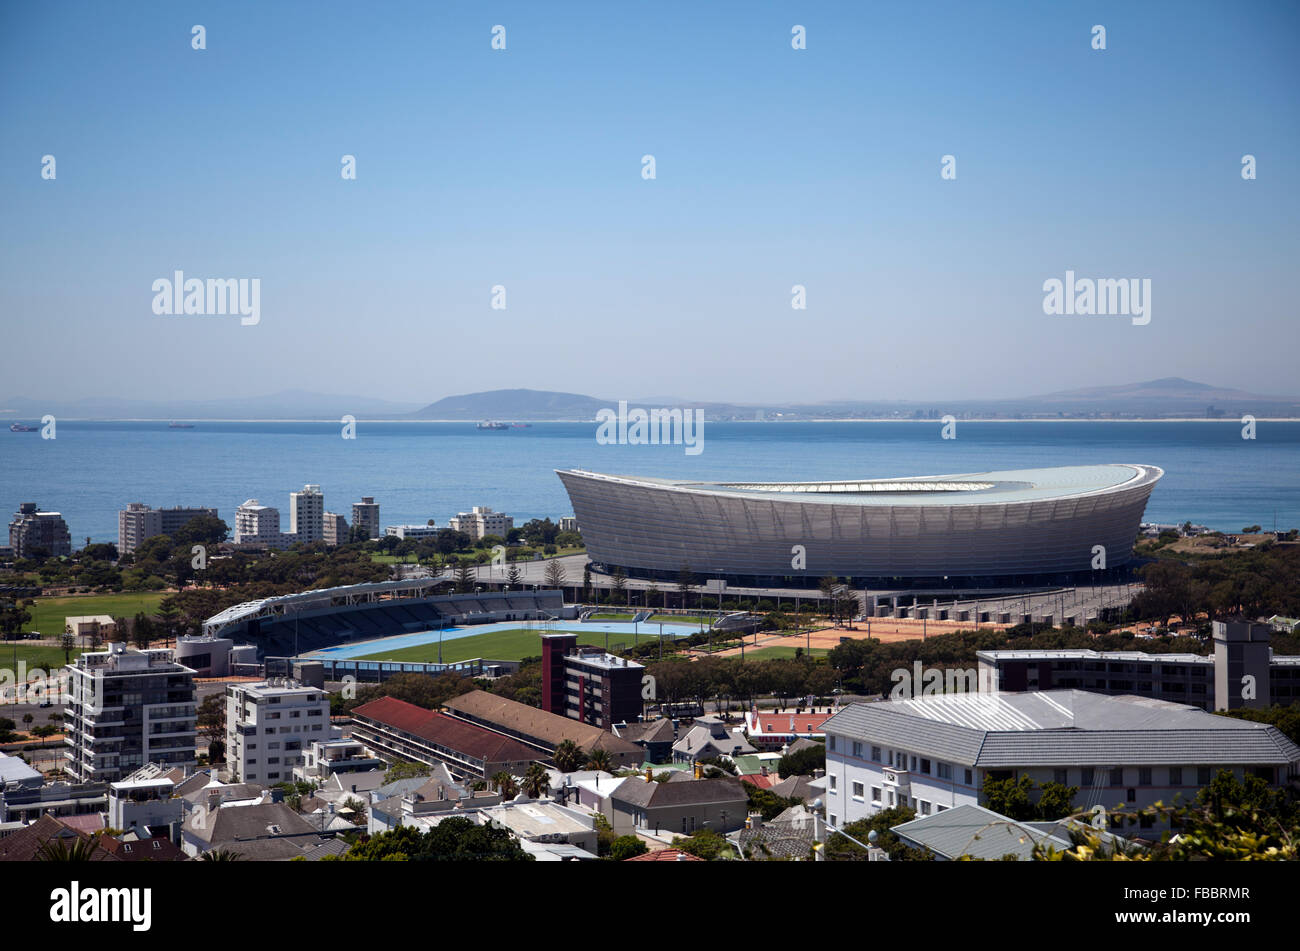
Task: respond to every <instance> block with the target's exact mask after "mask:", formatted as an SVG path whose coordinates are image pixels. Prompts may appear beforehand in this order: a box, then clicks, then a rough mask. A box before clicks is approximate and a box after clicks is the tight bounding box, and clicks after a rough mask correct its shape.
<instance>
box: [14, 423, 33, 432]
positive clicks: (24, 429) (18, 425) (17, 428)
mask: <svg viewBox="0 0 1300 951" xmlns="http://www.w3.org/2000/svg"><path fill="white" fill-rule="evenodd" d="M9 431H10V432H11V433H34V432H39V430H37V428H36V427H35V426H24V425H23V424H22V423H14V424H13V425H11V426H10V427H9Z"/></svg>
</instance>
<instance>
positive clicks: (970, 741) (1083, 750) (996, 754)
mask: <svg viewBox="0 0 1300 951" xmlns="http://www.w3.org/2000/svg"><path fill="white" fill-rule="evenodd" d="M823 730H824V732H825V734H826V804H827V806H826V809H827V819H828V820H829V822H830V824H831V825H833V826H840V825H844V824H845V823H849V822H854V821H856V820H858V819H862V818H865V817H867V816H870V815H873V814H874V813H876V812H879V811H880V810H882V809H888V808H891V807H894V806H907V807H909V808H912V809H914V810H916V812H917V814H918V815H919V816H926V815H931V814H933V813H936V812H942V811H944V810H947V809H951V808H953V807H955V806H958V805H964V804H973V805H979V804H980V797H981V792H982V790H983V787H984V785H985V783H987V782H989V781H991V780H1002V779H1011V780H1018V779H1020V778H1021V777H1023V776H1028V777H1030V778H1031V779H1033V780H1034V781H1035V782H1036V783H1037V784H1038V785H1039V786H1040V787H1041V786H1042V785H1043V784H1044V783H1048V782H1056V783H1061V784H1063V785H1066V786H1076V787H1078V789H1079V791H1078V793H1077V795H1076V796H1075V800H1074V807H1075V808H1076V809H1078V810H1081V811H1082V810H1088V809H1091V808H1092V807H1093V806H1098V805H1100V806H1102V807H1103V808H1105V809H1107V810H1112V809H1113V807H1114V806H1115V805H1116V804H1117V803H1123V804H1125V807H1126V809H1128V810H1131V811H1136V810H1138V809H1141V808H1143V807H1146V806H1150V805H1152V804H1154V803H1155V802H1157V801H1162V802H1164V803H1166V804H1172V803H1173V802H1174V801H1175V799H1176V798H1178V797H1181V799H1182V801H1184V802H1186V801H1190V800H1192V799H1194V798H1195V796H1196V793H1197V792H1198V791H1199V790H1200V789H1201V787H1203V786H1205V785H1206V784H1208V783H1209V782H1210V781H1211V779H1212V778H1213V776H1214V775H1215V774H1216V773H1217V772H1218V771H1219V770H1220V769H1228V770H1231V771H1232V772H1233V774H1234V775H1236V776H1237V777H1238V778H1239V779H1241V778H1243V777H1244V776H1246V775H1247V774H1249V775H1255V776H1259V777H1261V778H1262V779H1264V780H1265V781H1266V782H1267V783H1269V784H1270V785H1273V786H1281V785H1284V784H1285V783H1287V782H1288V781H1289V780H1290V779H1291V778H1292V777H1294V776H1296V775H1297V774H1298V773H1300V747H1298V746H1297V745H1296V744H1295V743H1293V742H1292V741H1291V740H1290V739H1288V738H1287V736H1286V735H1285V734H1284V733H1282V732H1281V731H1280V730H1278V729H1277V728H1276V727H1273V726H1269V725H1267V724H1264V723H1254V722H1250V721H1247V720H1239V719H1236V718H1232V717H1221V716H1215V715H1214V714H1212V713H1207V712H1206V711H1204V710H1199V709H1197V708H1195V707H1191V706H1187V705H1184V704H1176V703H1169V702H1167V701H1163V700H1154V699H1149V698H1145V697H1136V696H1119V697H1112V696H1106V695H1103V694H1100V693H1093V692H1090V691H1085V690H1051V691H1039V692H1035V693H1000V694H992V693H958V694H937V695H934V696H923V697H917V698H914V699H910V700H889V701H882V702H877V703H855V704H852V705H851V706H848V707H846V708H844V709H843V710H841V711H840V712H838V713H836V714H835V715H834V716H832V717H831V718H830V719H829V720H827V721H826V723H825V724H824V725H823ZM1153 824H1154V822H1153V821H1152V820H1150V819H1149V818H1147V817H1144V818H1143V819H1142V821H1141V827H1142V828H1149V827H1150V826H1151V825H1153Z"/></svg>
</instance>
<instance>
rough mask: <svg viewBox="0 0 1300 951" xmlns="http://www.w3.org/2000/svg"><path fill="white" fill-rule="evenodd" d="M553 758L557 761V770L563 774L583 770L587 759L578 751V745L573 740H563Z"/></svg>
mask: <svg viewBox="0 0 1300 951" xmlns="http://www.w3.org/2000/svg"><path fill="white" fill-rule="evenodd" d="M552 758H553V759H554V760H555V768H556V769H558V770H559V771H560V772H562V773H572V772H574V771H575V770H578V769H581V768H582V763H583V760H584V759H585V757H584V756H583V754H582V750H580V749H578V744H577V743H575V742H573V740H561V741H560V744H559V746H557V747H556V748H555V754H554V756H553V757H552Z"/></svg>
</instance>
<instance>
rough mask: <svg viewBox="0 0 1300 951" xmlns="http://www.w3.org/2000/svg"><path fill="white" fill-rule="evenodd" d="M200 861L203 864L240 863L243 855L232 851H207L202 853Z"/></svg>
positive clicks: (223, 849) (224, 849) (222, 849)
mask: <svg viewBox="0 0 1300 951" xmlns="http://www.w3.org/2000/svg"><path fill="white" fill-rule="evenodd" d="M201 861H204V862H242V861H244V853H242V852H236V851H235V850H234V849H226V848H221V849H209V850H208V851H207V852H204V853H203V858H202V860H201Z"/></svg>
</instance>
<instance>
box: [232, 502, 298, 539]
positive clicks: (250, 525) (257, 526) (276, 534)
mask: <svg viewBox="0 0 1300 951" xmlns="http://www.w3.org/2000/svg"><path fill="white" fill-rule="evenodd" d="M290 542H291V538H289V537H288V536H286V535H285V534H284V533H283V532H282V531H280V510H279V509H277V508H273V507H271V506H269V505H263V504H262V503H261V502H259V501H258V500H257V499H249V500H248V501H246V502H245V503H244V504H243V505H241V506H239V508H237V509H235V544H237V545H243V544H252V545H265V546H266V547H267V548H288V547H289V544H290Z"/></svg>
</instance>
